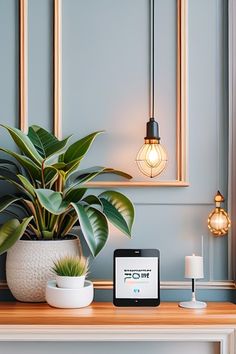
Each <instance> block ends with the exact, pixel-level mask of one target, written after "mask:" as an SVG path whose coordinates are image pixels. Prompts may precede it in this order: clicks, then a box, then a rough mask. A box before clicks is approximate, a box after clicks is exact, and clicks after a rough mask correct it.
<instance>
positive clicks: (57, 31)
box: [53, 0, 189, 188]
mask: <svg viewBox="0 0 236 354" xmlns="http://www.w3.org/2000/svg"><path fill="white" fill-rule="evenodd" d="M187 1H188V0H176V4H177V80H176V82H177V87H176V94H177V114H176V161H177V167H176V179H175V180H171V181H154V182H153V181H150V182H149V181H148V182H147V181H141V182H140V181H129V182H123V181H122V182H117V181H104V182H100V181H99V182H89V183H87V186H88V187H98V188H99V187H153V186H161V187H186V186H188V185H189V183H188V182H187ZM61 6H62V3H61V0H54V11H53V14H54V27H53V28H54V49H53V50H54V53H53V57H54V70H53V72H54V80H53V87H54V97H53V103H54V115H53V119H54V120H53V130H54V134H55V136H57V137H58V138H59V139H60V138H61V135H62V113H61V91H62V84H61V76H62V67H61V58H62V42H61V33H62V25H61V24H62V21H61V16H62V10H61Z"/></svg>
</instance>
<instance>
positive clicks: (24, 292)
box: [6, 239, 79, 302]
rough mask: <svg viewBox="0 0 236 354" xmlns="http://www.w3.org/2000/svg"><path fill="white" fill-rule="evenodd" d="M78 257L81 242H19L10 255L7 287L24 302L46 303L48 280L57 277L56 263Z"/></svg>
mask: <svg viewBox="0 0 236 354" xmlns="http://www.w3.org/2000/svg"><path fill="white" fill-rule="evenodd" d="M78 254H79V247H78V240H77V239H74V240H53V241H51V240H50V241H30V240H29V241H25V240H24V241H23V240H19V241H17V242H16V243H15V244H14V246H13V247H11V248H10V249H9V250H8V252H7V261H6V276H7V284H8V286H9V288H10V290H11V292H12V294H13V296H14V297H15V298H16V299H17V300H19V301H24V302H43V301H45V289H46V284H47V281H48V280H50V279H53V278H55V275H53V273H52V271H51V268H52V266H53V261H55V260H56V259H58V258H60V257H62V256H65V255H71V256H75V255H78Z"/></svg>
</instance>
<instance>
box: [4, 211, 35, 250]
mask: <svg viewBox="0 0 236 354" xmlns="http://www.w3.org/2000/svg"><path fill="white" fill-rule="evenodd" d="M32 218H33V216H30V217H29V218H25V219H23V221H22V223H20V222H19V220H17V219H11V220H9V221H7V222H5V224H3V225H2V226H1V227H0V254H2V253H4V252H6V251H7V250H8V249H9V248H10V247H12V246H13V245H14V243H15V242H16V241H17V240H18V239H19V238H20V237H21V236H22V235H23V234H24V232H25V230H26V228H27V226H28V224H29V222H30V221H31V219H32Z"/></svg>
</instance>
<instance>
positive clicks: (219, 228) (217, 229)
mask: <svg viewBox="0 0 236 354" xmlns="http://www.w3.org/2000/svg"><path fill="white" fill-rule="evenodd" d="M223 201H224V197H223V195H222V194H221V193H220V192H219V191H218V193H217V194H216V196H215V203H216V207H215V209H214V210H213V211H212V212H211V213H210V214H209V216H208V228H209V230H210V231H211V233H212V234H213V235H214V236H224V235H226V234H227V232H228V230H229V228H230V226H231V221H230V218H229V215H228V213H227V212H226V211H225V210H224V209H223V208H221V206H220V203H221V202H223Z"/></svg>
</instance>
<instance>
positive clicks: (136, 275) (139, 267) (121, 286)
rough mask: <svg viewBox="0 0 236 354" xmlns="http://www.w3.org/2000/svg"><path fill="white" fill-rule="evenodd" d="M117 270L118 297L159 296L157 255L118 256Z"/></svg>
mask: <svg viewBox="0 0 236 354" xmlns="http://www.w3.org/2000/svg"><path fill="white" fill-rule="evenodd" d="M115 270H116V271H115V272H116V274H115V276H116V289H115V295H116V298H120V299H154V298H158V258H157V257H117V258H116V259H115Z"/></svg>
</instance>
